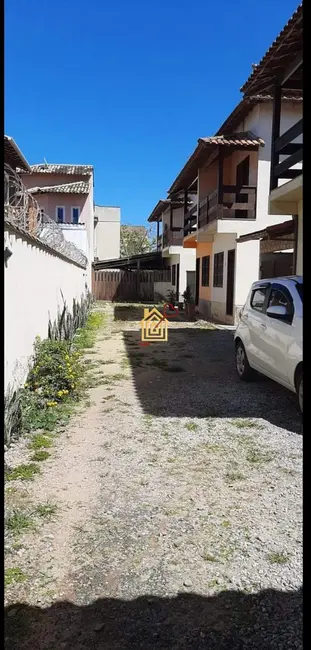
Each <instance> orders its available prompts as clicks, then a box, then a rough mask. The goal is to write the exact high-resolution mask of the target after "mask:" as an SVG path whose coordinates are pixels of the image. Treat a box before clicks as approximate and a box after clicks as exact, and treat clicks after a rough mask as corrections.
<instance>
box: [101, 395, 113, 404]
mask: <svg viewBox="0 0 311 650" xmlns="http://www.w3.org/2000/svg"><path fill="white" fill-rule="evenodd" d="M113 398H114V395H106V396H105V397H103V399H102V402H106V401H107V399H113Z"/></svg>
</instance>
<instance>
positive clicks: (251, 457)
mask: <svg viewBox="0 0 311 650" xmlns="http://www.w3.org/2000/svg"><path fill="white" fill-rule="evenodd" d="M273 459H274V455H273V454H272V453H271V452H264V451H260V450H259V449H250V450H249V451H248V452H247V454H246V460H247V461H248V462H249V463H255V464H256V463H269V462H270V461H272V460H273Z"/></svg>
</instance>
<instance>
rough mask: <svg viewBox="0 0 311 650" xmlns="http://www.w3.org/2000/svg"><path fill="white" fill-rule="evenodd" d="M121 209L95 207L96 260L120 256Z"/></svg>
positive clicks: (104, 206) (105, 206)
mask: <svg viewBox="0 0 311 650" xmlns="http://www.w3.org/2000/svg"><path fill="white" fill-rule="evenodd" d="M120 221H121V210H120V208H118V207H114V206H107V205H95V207H94V260H96V261H97V260H99V261H104V260H110V259H114V258H116V257H120Z"/></svg>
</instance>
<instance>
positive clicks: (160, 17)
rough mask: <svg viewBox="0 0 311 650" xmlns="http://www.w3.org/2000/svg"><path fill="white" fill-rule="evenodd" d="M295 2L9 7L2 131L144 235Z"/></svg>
mask: <svg viewBox="0 0 311 650" xmlns="http://www.w3.org/2000/svg"><path fill="white" fill-rule="evenodd" d="M297 5H298V0H261V1H260V2H250V1H249V0H235V1H233V0H218V1H216V2H215V1H214V2H209V1H208V0H153V1H152V0H114V1H112V0H109V1H108V0H86V1H85V2H82V1H81V0H27V2H25V0H14V1H12V0H6V7H5V21H6V32H5V41H6V43H5V93H6V96H5V132H6V133H7V134H8V135H11V136H12V137H13V138H14V139H15V140H16V142H17V144H18V145H19V147H20V149H21V150H22V152H23V153H24V155H25V156H26V158H27V159H28V161H29V162H30V163H31V164H33V163H38V162H43V159H44V158H46V159H47V161H48V162H62V163H77V164H78V163H80V164H92V165H94V168H95V201H96V203H99V204H101V205H119V206H120V207H121V216H122V222H123V223H133V224H134V223H135V224H139V223H141V224H143V223H145V221H146V218H147V217H148V215H149V214H150V211H151V210H152V208H153V207H154V205H155V204H156V202H157V201H158V199H160V198H162V197H165V195H166V191H167V189H168V188H169V186H170V185H171V183H172V181H173V180H174V178H175V177H176V175H177V173H178V172H179V171H180V169H181V168H182V166H183V165H184V163H185V161H186V159H187V158H188V156H189V155H190V154H191V153H192V151H193V149H194V148H195V146H196V142H197V139H198V138H199V137H202V136H207V135H212V134H213V133H214V132H215V131H216V130H217V129H218V128H219V126H220V125H221V123H222V122H223V120H224V119H225V117H226V116H227V115H228V114H229V113H230V112H231V110H232V109H233V108H234V106H235V105H236V104H237V103H238V102H239V100H240V93H239V88H240V86H241V85H242V84H243V82H244V81H245V80H246V79H247V77H248V76H249V74H250V72H251V64H252V63H257V62H258V61H259V60H260V58H261V57H262V56H263V54H264V53H265V51H266V50H267V48H268V47H269V46H270V44H271V42H272V41H273V40H274V38H275V37H276V36H277V34H278V33H279V31H280V30H281V29H282V27H283V26H284V24H285V23H286V22H287V20H288V19H289V17H290V16H291V14H292V13H293V11H294V10H295V9H296V7H297Z"/></svg>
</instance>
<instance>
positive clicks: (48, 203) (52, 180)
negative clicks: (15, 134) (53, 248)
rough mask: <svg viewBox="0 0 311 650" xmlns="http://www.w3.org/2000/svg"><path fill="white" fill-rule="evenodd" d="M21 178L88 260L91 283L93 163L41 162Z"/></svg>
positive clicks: (88, 278)
mask: <svg viewBox="0 0 311 650" xmlns="http://www.w3.org/2000/svg"><path fill="white" fill-rule="evenodd" d="M22 181H23V183H24V185H25V186H26V187H27V189H28V190H29V191H30V192H31V194H32V195H33V196H34V197H35V198H36V200H37V201H38V204H39V206H40V208H42V212H43V213H44V214H45V215H47V216H48V217H50V219H52V220H54V221H56V222H57V223H58V224H59V226H60V227H61V230H62V231H63V234H64V237H65V238H66V239H67V240H68V241H70V242H72V243H73V244H75V245H76V246H77V247H78V248H79V249H80V250H82V252H83V253H84V254H85V255H86V257H87V260H88V268H87V283H88V286H89V287H91V281H92V262H93V260H94V201H93V185H94V182H93V167H92V166H91V165H63V164H38V165H31V172H30V173H24V174H22Z"/></svg>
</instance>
